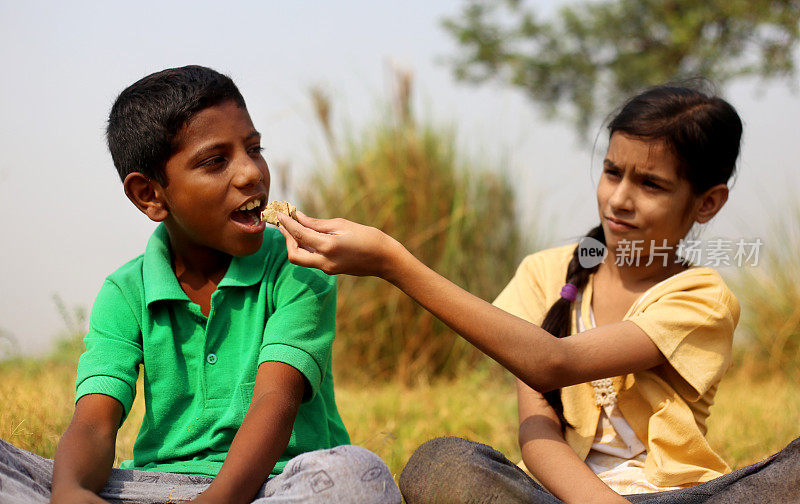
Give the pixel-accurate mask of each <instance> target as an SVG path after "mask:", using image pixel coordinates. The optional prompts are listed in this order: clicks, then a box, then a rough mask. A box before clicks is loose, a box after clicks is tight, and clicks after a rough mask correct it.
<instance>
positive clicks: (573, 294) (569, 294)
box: [561, 283, 578, 302]
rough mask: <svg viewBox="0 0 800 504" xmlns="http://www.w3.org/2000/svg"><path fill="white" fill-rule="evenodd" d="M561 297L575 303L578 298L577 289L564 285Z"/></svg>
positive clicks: (570, 285) (569, 284)
mask: <svg viewBox="0 0 800 504" xmlns="http://www.w3.org/2000/svg"><path fill="white" fill-rule="evenodd" d="M561 297H562V298H564V299H566V300H567V301H570V302H572V301H575V299H576V298H577V297H578V288H577V287H575V286H574V285H572V284H571V283H568V284H564V287H561Z"/></svg>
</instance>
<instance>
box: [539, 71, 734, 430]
mask: <svg viewBox="0 0 800 504" xmlns="http://www.w3.org/2000/svg"><path fill="white" fill-rule="evenodd" d="M608 131H609V137H610V136H611V135H613V134H614V132H616V131H619V132H621V133H625V134H626V135H630V136H633V137H637V138H641V139H647V140H656V141H663V142H665V144H666V145H667V146H668V147H669V149H670V150H671V151H672V153H673V154H674V155H675V157H676V158H677V160H678V176H679V177H681V178H683V179H686V180H688V181H689V185H690V186H691V188H692V192H693V193H694V194H696V195H697V194H702V193H703V192H705V191H706V190H707V189H710V188H711V187H713V186H715V185H717V184H725V183H727V182H728V180H729V179H730V178H731V176H732V175H733V173H734V171H735V169H736V159H737V158H738V157H739V148H740V145H741V138H742V120H741V119H740V118H739V114H737V113H736V109H734V108H733V106H731V104H730V103H728V102H726V101H725V100H723V99H722V98H720V97H718V96H713V95H711V94H706V93H704V92H702V91H700V90H697V89H692V88H688V87H683V86H656V87H653V88H650V89H647V90H645V91H644V92H642V93H640V94H638V95H636V96H634V97H633V98H631V99H630V100H628V101H627V102H626V103H625V104H624V105H623V106H622V108H621V109H620V110H619V111H618V112H617V114H616V115H615V116H614V118H613V119H612V120H611V122H610V123H609V124H608ZM586 236H588V237H590V238H594V239H595V240H597V241H599V242H601V243H603V244H605V242H606V240H605V233H604V232H603V227H602V225H600V226H597V227H594V228H592V229H591V230H590V231H589V232H588V233H586ZM579 249H580V246H577V247H575V250H574V252H573V254H572V260H571V261H570V263H569V265H568V266H567V275H566V278H565V283H570V284H572V285H574V286H575V287H577V289H578V291H582V290H583V288H584V287H585V286H586V284H587V283H588V282H589V277H590V276H591V274H592V273H594V272H595V271H597V268H598V267H599V266H600V264H597V265H595V266H594V267H592V268H584V267H583V266H582V265H581V263H580V258H579V256H578V253H579ZM572 303H573V301H569V300H567V299H564V298H563V297H562V298H559V299H558V301H556V302H555V303H553V305H552V306H551V307H550V309H549V310H548V311H547V314H546V315H545V317H544V321H542V328H543V329H545V330H546V331H547V332H549V333H550V334H552V335H553V336H556V337H557V338H563V337H565V336H569V335H570V332H571V329H572V317H571V313H572ZM543 395H544V398H545V399H546V400H547V402H548V403H549V404H550V406H552V407H553V409H554V410H555V412H556V415H558V418H559V420H560V421H561V429H562V432H563V431H564V430H565V429H566V427H567V426H568V425H569V423H568V422H567V420H566V418H565V417H564V405H563V403H562V401H561V389H555V390H551V391H549V392H545V393H544V394H543Z"/></svg>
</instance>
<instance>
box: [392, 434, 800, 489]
mask: <svg viewBox="0 0 800 504" xmlns="http://www.w3.org/2000/svg"><path fill="white" fill-rule="evenodd" d="M400 490H401V491H402V492H403V497H404V498H405V499H406V502H407V504H425V503H435V504H450V503H452V504H479V503H480V504H490V503H498V504H500V503H503V504H506V503H509V504H510V503H517V502H519V503H529V504H563V503H562V502H561V501H560V500H559V499H557V498H556V497H554V496H553V495H552V494H550V493H549V492H548V491H547V490H545V489H544V488H543V487H541V486H540V485H538V484H537V483H536V482H535V481H533V479H531V477H530V476H528V475H527V474H525V472H523V471H522V470H521V469H520V468H519V467H517V466H516V465H515V464H513V463H512V462H511V461H509V460H508V459H507V458H506V457H504V456H503V454H501V453H500V452H498V451H497V450H495V449H494V448H492V447H490V446H487V445H483V444H480V443H475V442H472V441H467V440H465V439H460V438H454V437H444V438H436V439H432V440H431V441H428V442H427V443H425V444H423V445H422V446H420V447H419V448H417V450H416V451H415V452H414V454H413V455H412V456H411V459H409V461H408V464H406V467H405V469H403V473H402V474H401V475H400ZM625 498H627V499H628V500H629V501H630V502H635V503H647V504H701V503H702V504H764V503H769V504H797V503H800V438H798V439H795V440H794V441H792V442H791V443H790V444H789V445H788V446H787V447H786V448H784V449H783V450H781V451H779V452H778V453H776V454H775V455H772V456H771V457H769V458H767V459H765V460H763V461H761V462H758V463H756V464H753V465H749V466H747V467H743V468H741V469H738V470H736V471H734V472H732V473H729V474H726V475H724V476H720V477H719V478H716V479H714V480H711V481H709V482H706V483H702V484H700V485H696V486H693V487H689V488H682V489H680V490H672V491H669V492H657V493H651V494H641V495H626V496H625Z"/></svg>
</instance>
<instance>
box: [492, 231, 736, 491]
mask: <svg viewBox="0 0 800 504" xmlns="http://www.w3.org/2000/svg"><path fill="white" fill-rule="evenodd" d="M575 246H576V245H575V244H571V245H566V246H563V247H558V248H554V249H549V250H545V251H542V252H538V253H536V254H533V255H530V256H528V257H526V258H525V259H524V260H523V261H522V264H520V266H519V268H518V269H517V273H516V274H515V275H514V278H513V279H512V280H511V282H509V284H508V285H507V286H506V288H505V289H503V292H501V293H500V295H499V296H498V297H497V299H496V300H495V302H494V304H495V305H496V306H498V307H499V308H502V309H503V310H506V311H508V312H510V313H512V314H514V315H516V316H518V317H520V318H523V319H525V320H528V321H530V322H532V323H534V324H537V325H538V324H541V323H542V321H543V320H544V317H545V315H546V314H547V311H548V310H549V309H550V307H551V306H552V305H553V303H554V302H555V301H557V300H558V298H559V296H560V292H561V287H562V286H563V285H564V279H565V278H566V273H567V265H568V264H569V262H570V260H571V259H572V253H573V251H574V250H575ZM591 302H592V282H591V281H589V282H588V283H587V286H586V288H585V289H584V291H583V295H582V299H581V303H582V306H581V314H582V318H583V323H584V327H590V326H591V324H590V321H589V313H590V308H591ZM574 313H575V310H574V309H573V321H572V333H573V334H574V333H575V332H576V323H575V322H576V321H575V316H574ZM623 320H630V321H631V322H633V323H635V324H636V325H637V326H639V327H640V328H641V329H642V330H643V331H644V332H645V333H646V334H647V335H648V336H649V337H650V339H651V340H653V342H654V343H655V344H656V346H658V348H659V350H661V353H662V354H664V356H665V357H666V358H667V361H668V363H667V364H663V365H661V366H658V367H655V368H652V369H648V370H646V371H641V372H638V373H632V374H628V375H625V376H617V377H613V378H612V382H613V386H614V390H615V391H616V393H617V397H618V404H619V408H620V411H621V412H622V414H623V416H624V417H625V419H626V420H627V421H628V423H629V424H630V426H631V427H632V428H633V430H634V432H635V433H636V436H637V437H638V438H639V439H640V440H641V441H642V442H643V443H644V444H645V446H646V447H647V459H646V460H645V464H644V465H645V476H646V478H647V480H648V481H649V482H651V483H653V484H655V485H657V486H683V485H692V484H697V483H702V482H705V481H708V480H711V479H714V478H716V477H718V476H721V475H722V474H724V473H726V472H729V471H730V468H729V467H728V465H727V464H726V463H725V461H723V460H722V458H720V457H719V455H717V454H716V453H714V451H713V450H712V449H711V447H710V446H709V445H708V442H707V441H706V438H705V433H706V425H705V423H706V418H707V417H708V413H709V407H710V406H711V404H712V403H713V400H714V395H715V394H716V392H717V385H718V383H719V381H720V379H721V378H722V375H723V374H725V371H727V369H728V367H729V366H730V362H731V345H732V342H733V330H734V328H735V327H736V324H737V322H738V320H739V303H738V301H737V300H736V297H734V295H733V293H732V292H731V291H730V290H729V289H728V287H727V286H726V285H725V282H724V281H723V280H722V277H720V275H719V274H718V273H717V272H716V271H715V270H713V269H711V268H706V267H691V268H689V269H687V270H685V271H683V272H681V273H678V274H677V275H674V276H672V277H670V278H668V279H666V280H664V281H663V282H661V283H659V284H657V285H655V286H653V287H652V288H651V289H649V290H648V291H647V292H645V293H644V294H642V296H640V297H639V299H638V300H637V301H636V302H635V303H634V304H633V305H632V306H631V308H630V309H629V310H628V313H626V314H625V317H624V318H623ZM561 398H562V401H563V403H564V416H565V417H566V419H567V421H568V422H569V423H570V424H571V425H572V426H573V427H572V428H567V432H566V440H567V443H568V444H569V445H570V446H571V447H572V448H573V449H574V450H575V451H576V453H577V454H578V456H580V457H581V458H582V459H585V458H586V455H587V454H588V453H589V449H590V448H591V446H592V441H593V439H594V436H595V432H596V430H597V422H598V420H599V418H600V406H598V405H597V404H595V395H594V388H593V387H592V385H591V384H590V383H581V384H578V385H573V386H570V387H565V388H564V389H562V391H561Z"/></svg>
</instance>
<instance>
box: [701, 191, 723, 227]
mask: <svg viewBox="0 0 800 504" xmlns="http://www.w3.org/2000/svg"><path fill="white" fill-rule="evenodd" d="M726 201H728V186H727V185H726V184H718V185H715V186H714V187H712V188H711V189H709V190H707V191H706V192H704V193H703V194H702V195H701V196H700V198H699V202H698V206H697V213H696V217H695V220H696V221H697V222H699V223H700V224H705V223H706V222H708V221H710V220H711V219H712V218H713V217H714V216H715V215H717V212H719V211H720V210H721V209H722V207H723V206H724V205H725V202H726Z"/></svg>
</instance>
